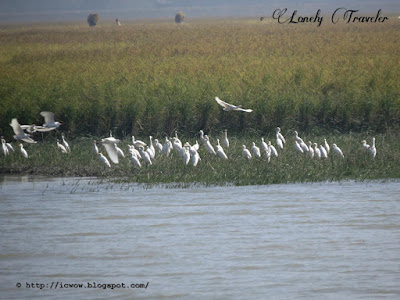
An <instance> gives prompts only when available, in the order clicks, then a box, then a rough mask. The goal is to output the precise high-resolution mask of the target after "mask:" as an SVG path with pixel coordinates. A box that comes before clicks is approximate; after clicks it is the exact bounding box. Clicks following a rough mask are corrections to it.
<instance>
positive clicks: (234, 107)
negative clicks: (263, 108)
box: [215, 97, 253, 112]
mask: <svg viewBox="0 0 400 300" xmlns="http://www.w3.org/2000/svg"><path fill="white" fill-rule="evenodd" d="M215 101H217V103H218V104H219V105H221V106H222V107H223V108H224V110H225V111H244V112H252V111H253V110H252V109H244V108H242V106H241V105H233V104H229V103H227V102H225V101H222V100H221V99H219V98H218V97H215Z"/></svg>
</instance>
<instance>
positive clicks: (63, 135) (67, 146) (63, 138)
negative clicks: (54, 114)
mask: <svg viewBox="0 0 400 300" xmlns="http://www.w3.org/2000/svg"><path fill="white" fill-rule="evenodd" d="M61 139H62V144H63V146H64V147H65V149H67V152H71V148H70V147H69V144H68V143H67V141H66V140H65V134H64V132H62V133H61Z"/></svg>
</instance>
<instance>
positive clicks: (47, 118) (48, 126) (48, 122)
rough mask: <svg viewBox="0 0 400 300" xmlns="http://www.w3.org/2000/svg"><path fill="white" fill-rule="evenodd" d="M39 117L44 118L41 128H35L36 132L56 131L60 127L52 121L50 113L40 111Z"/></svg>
mask: <svg viewBox="0 0 400 300" xmlns="http://www.w3.org/2000/svg"><path fill="white" fill-rule="evenodd" d="M40 115H41V116H42V117H43V118H44V124H43V126H35V129H36V131H40V132H45V131H51V130H54V129H57V128H58V127H60V125H62V124H61V123H60V122H56V121H55V120H54V113H52V112H51V111H42V112H41V113H40Z"/></svg>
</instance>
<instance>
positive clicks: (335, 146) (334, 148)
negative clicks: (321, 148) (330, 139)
mask: <svg viewBox="0 0 400 300" xmlns="http://www.w3.org/2000/svg"><path fill="white" fill-rule="evenodd" d="M332 150H333V152H334V153H335V154H337V155H339V156H340V157H342V158H344V155H343V152H342V150H341V149H340V148H339V147H338V146H337V145H336V144H333V145H332Z"/></svg>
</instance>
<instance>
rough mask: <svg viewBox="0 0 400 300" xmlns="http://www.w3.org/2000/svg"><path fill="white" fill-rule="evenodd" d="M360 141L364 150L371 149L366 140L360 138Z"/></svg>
mask: <svg viewBox="0 0 400 300" xmlns="http://www.w3.org/2000/svg"><path fill="white" fill-rule="evenodd" d="M361 143H362V146H363V148H364V150H365V151H369V150H370V149H371V146H370V145H369V144H367V141H366V140H362V141H361Z"/></svg>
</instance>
